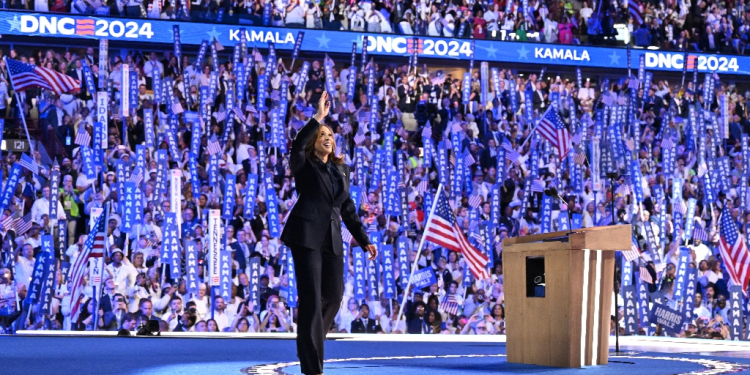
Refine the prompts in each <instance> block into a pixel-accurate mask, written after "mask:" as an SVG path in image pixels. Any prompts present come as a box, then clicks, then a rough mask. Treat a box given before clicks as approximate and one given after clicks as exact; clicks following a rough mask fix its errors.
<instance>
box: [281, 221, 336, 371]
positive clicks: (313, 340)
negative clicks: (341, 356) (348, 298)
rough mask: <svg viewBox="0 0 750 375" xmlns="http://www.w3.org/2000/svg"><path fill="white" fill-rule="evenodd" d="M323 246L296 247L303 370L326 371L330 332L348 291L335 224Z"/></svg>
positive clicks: (299, 344)
mask: <svg viewBox="0 0 750 375" xmlns="http://www.w3.org/2000/svg"><path fill="white" fill-rule="evenodd" d="M325 236H326V238H325V241H323V245H322V246H321V248H320V249H307V248H304V247H298V248H295V247H292V248H291V249H292V257H294V271H295V275H296V276H297V290H298V293H297V295H298V296H299V297H298V298H299V299H298V305H297V306H298V311H297V356H299V360H300V367H301V370H302V373H303V374H308V375H314V374H321V373H323V359H324V351H325V347H324V344H325V340H326V333H327V332H328V330H329V329H330V328H331V324H333V320H334V318H336V313H338V311H339V307H340V306H341V299H342V298H343V294H344V260H343V257H340V256H336V255H335V254H334V253H333V246H332V237H331V227H330V226H329V227H328V230H327V231H326V234H325Z"/></svg>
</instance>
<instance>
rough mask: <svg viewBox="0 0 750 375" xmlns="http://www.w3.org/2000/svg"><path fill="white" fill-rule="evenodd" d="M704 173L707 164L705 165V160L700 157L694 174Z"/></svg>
mask: <svg viewBox="0 0 750 375" xmlns="http://www.w3.org/2000/svg"><path fill="white" fill-rule="evenodd" d="M706 173H708V165H706V160H704V159H703V158H701V160H700V161H699V162H698V171H697V172H696V174H697V175H698V177H703V176H704V175H705V174H706Z"/></svg>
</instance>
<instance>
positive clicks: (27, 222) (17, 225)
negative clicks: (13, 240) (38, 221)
mask: <svg viewBox="0 0 750 375" xmlns="http://www.w3.org/2000/svg"><path fill="white" fill-rule="evenodd" d="M32 223H33V221H32V220H31V212H29V213H28V214H26V216H24V217H22V218H20V219H18V220H16V221H15V222H14V223H13V230H14V231H15V232H16V235H19V236H21V235H24V234H26V232H28V231H29V229H31V224H32Z"/></svg>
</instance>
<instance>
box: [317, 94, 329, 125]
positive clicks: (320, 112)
mask: <svg viewBox="0 0 750 375" xmlns="http://www.w3.org/2000/svg"><path fill="white" fill-rule="evenodd" d="M330 109H331V102H330V101H329V100H328V92H326V91H323V94H321V95H320V100H319V101H318V108H317V112H316V113H315V120H316V121H318V122H323V119H325V118H326V116H328V111H329V110H330Z"/></svg>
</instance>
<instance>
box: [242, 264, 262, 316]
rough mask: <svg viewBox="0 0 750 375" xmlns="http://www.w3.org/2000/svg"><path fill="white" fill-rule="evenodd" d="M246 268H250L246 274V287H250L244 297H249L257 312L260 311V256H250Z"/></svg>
mask: <svg viewBox="0 0 750 375" xmlns="http://www.w3.org/2000/svg"><path fill="white" fill-rule="evenodd" d="M248 269H249V270H250V274H249V276H248V279H249V285H248V289H250V295H249V296H245V298H249V299H250V301H252V302H253V307H255V312H256V313H259V312H260V257H252V258H250V263H249V264H248Z"/></svg>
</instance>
